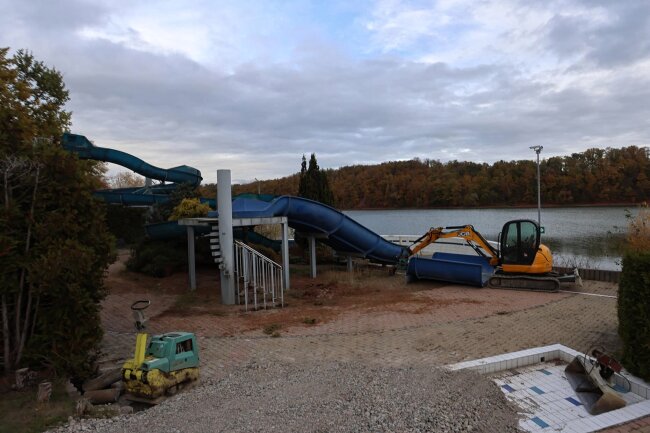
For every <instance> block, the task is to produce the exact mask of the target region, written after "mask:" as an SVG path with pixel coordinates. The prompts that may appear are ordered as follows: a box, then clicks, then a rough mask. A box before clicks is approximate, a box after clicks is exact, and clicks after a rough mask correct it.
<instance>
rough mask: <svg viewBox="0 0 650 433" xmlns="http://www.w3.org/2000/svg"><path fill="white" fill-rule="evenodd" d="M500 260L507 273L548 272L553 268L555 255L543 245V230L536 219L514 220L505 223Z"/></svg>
mask: <svg viewBox="0 0 650 433" xmlns="http://www.w3.org/2000/svg"><path fill="white" fill-rule="evenodd" d="M500 262H501V267H502V269H503V271H504V272H507V273H521V274H546V273H549V272H551V271H552V270H553V256H552V255H551V251H550V250H549V249H548V247H546V245H542V243H541V230H540V228H539V225H537V223H536V222H535V221H532V220H513V221H508V222H507V223H505V224H504V226H503V230H502V231H501V238H500Z"/></svg>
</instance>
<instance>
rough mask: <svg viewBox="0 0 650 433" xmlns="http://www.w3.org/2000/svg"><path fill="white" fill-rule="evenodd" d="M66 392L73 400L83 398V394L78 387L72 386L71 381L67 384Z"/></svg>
mask: <svg viewBox="0 0 650 433" xmlns="http://www.w3.org/2000/svg"><path fill="white" fill-rule="evenodd" d="M65 392H66V393H67V394H68V396H69V397H70V398H72V399H77V398H79V397H81V393H80V392H79V390H78V389H77V387H76V386H74V385H73V384H72V382H70V381H69V380H68V381H67V382H66V383H65Z"/></svg>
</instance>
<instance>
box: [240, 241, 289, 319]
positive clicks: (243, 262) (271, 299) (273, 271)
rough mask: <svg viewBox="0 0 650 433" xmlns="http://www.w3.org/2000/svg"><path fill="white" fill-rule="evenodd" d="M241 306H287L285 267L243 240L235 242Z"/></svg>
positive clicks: (257, 307)
mask: <svg viewBox="0 0 650 433" xmlns="http://www.w3.org/2000/svg"><path fill="white" fill-rule="evenodd" d="M235 276H236V281H237V284H236V287H237V303H239V304H241V303H242V301H243V303H244V305H245V308H246V311H248V305H249V303H252V308H253V309H254V310H258V309H260V308H264V309H266V308H268V307H277V306H284V282H283V279H282V265H280V264H279V263H276V262H274V261H273V260H271V259H269V258H268V257H266V256H265V255H263V254H261V253H259V252H257V251H255V250H254V249H253V248H251V247H249V246H248V245H246V244H244V243H243V242H241V241H235Z"/></svg>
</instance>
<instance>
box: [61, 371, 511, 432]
mask: <svg viewBox="0 0 650 433" xmlns="http://www.w3.org/2000/svg"><path fill="white" fill-rule="evenodd" d="M517 425H518V416H517V411H516V408H515V407H513V406H512V405H511V404H509V403H508V402H507V401H506V399H505V397H504V395H503V393H502V392H501V391H500V390H499V389H498V388H497V386H496V385H495V384H494V383H492V382H491V381H490V380H489V379H488V378H486V377H483V376H481V375H479V374H476V373H473V372H469V371H460V372H450V371H447V370H444V369H435V368H425V367H416V368H410V367H403V368H397V367H385V368H382V367H371V366H367V365H363V364H358V363H340V362H334V363H332V362H329V363H318V364H309V365H296V364H291V365H277V364H276V365H259V364H256V363H251V364H249V365H247V366H246V367H244V368H242V369H240V370H238V371H236V372H234V373H233V374H231V375H229V376H227V377H225V378H223V379H220V380H214V381H206V382H205V383H203V384H202V385H200V386H197V387H196V388H194V389H192V390H189V391H187V392H184V393H181V394H179V395H177V396H175V397H173V398H170V399H169V400H167V401H165V402H164V403H162V404H160V405H158V406H156V407H153V408H151V409H149V410H146V411H142V412H138V413H135V414H133V415H126V416H120V417H116V418H112V419H96V420H82V421H72V422H71V423H69V424H67V425H65V426H62V427H60V428H58V429H56V430H53V432H57V433H63V432H81V431H84V432H87V431H97V432H114V431H129V432H133V433H137V432H143V433H145V432H146V433H149V432H151V431H169V432H272V431H276V432H442V433H444V432H490V433H491V432H494V433H506V432H516V431H518V430H517Z"/></svg>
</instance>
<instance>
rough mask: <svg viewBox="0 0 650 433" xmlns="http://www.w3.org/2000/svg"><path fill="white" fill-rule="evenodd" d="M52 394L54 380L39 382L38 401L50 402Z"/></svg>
mask: <svg viewBox="0 0 650 433" xmlns="http://www.w3.org/2000/svg"><path fill="white" fill-rule="evenodd" d="M51 395H52V382H41V383H39V384H38V392H37V393H36V401H37V402H39V403H48V402H49V401H50V396H51Z"/></svg>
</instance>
